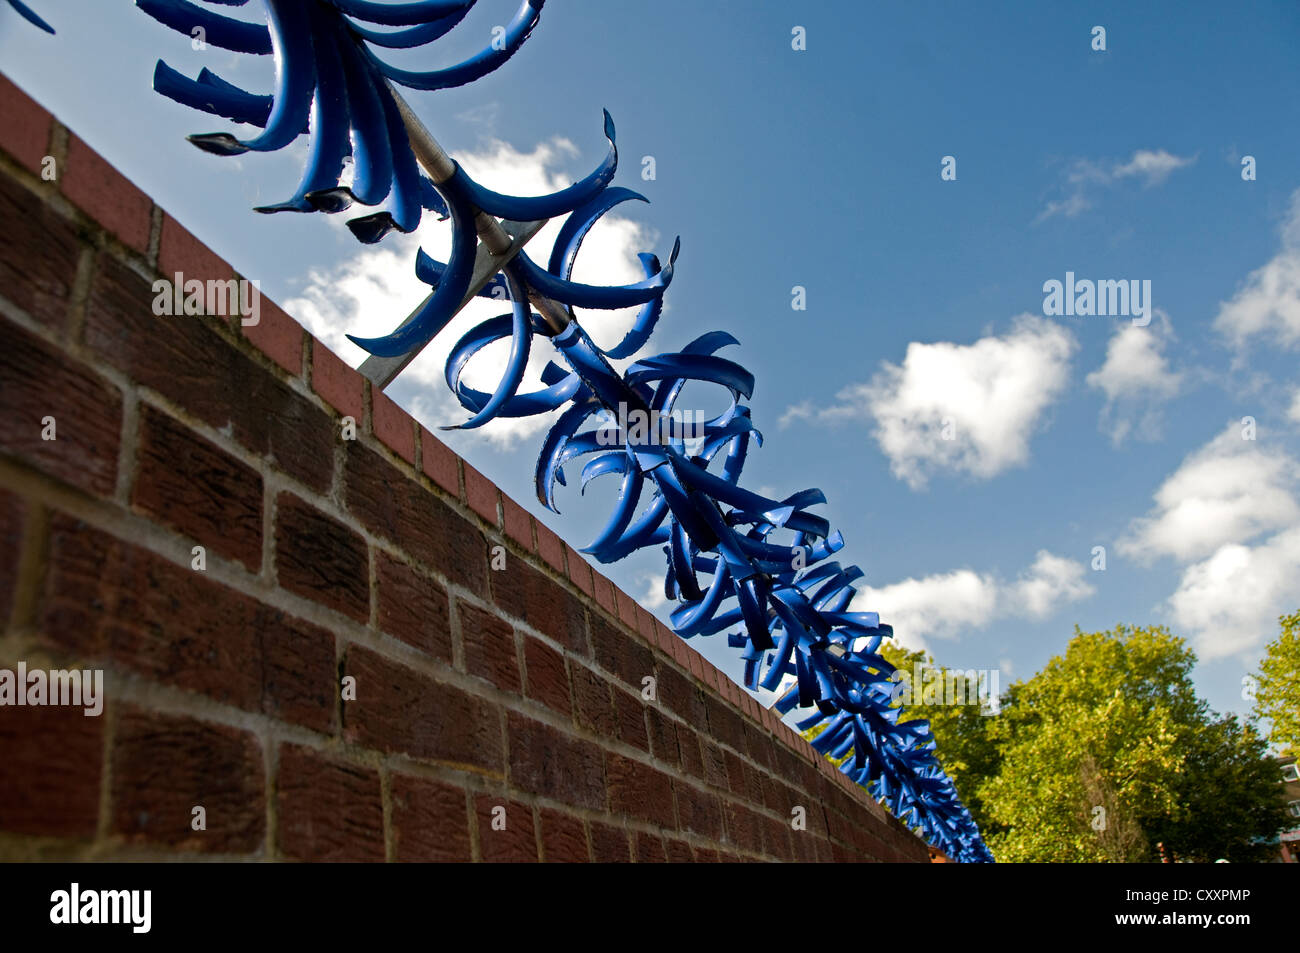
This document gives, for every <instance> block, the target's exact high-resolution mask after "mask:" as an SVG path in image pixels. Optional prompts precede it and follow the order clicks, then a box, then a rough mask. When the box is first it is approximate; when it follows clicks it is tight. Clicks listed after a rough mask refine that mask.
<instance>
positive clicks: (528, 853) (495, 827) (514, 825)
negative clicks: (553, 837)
mask: <svg viewBox="0 0 1300 953" xmlns="http://www.w3.org/2000/svg"><path fill="white" fill-rule="evenodd" d="M496 808H505V813H504V814H502V813H501V812H499V811H497V812H496V813H495V814H494V813H493V812H494V811H495V810H496ZM474 810H475V813H476V814H477V815H478V845H479V851H480V853H481V856H482V858H483V860H485V861H487V862H488V863H493V864H496V863H509V864H514V863H521V862H523V863H536V862H537V837H536V834H535V833H534V830H533V809H532V808H531V807H529V806H528V805H527V804H520V803H519V802H518V801H511V800H509V799H507V798H503V797H499V796H497V795H494V794H480V795H478V797H476V798H475V799H474ZM502 824H504V825H505V826H504V827H502V826H501V825H502Z"/></svg>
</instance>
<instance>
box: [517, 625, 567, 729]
mask: <svg viewBox="0 0 1300 953" xmlns="http://www.w3.org/2000/svg"><path fill="white" fill-rule="evenodd" d="M523 639H524V667H525V668H526V669H527V688H526V690H525V694H526V695H527V696H528V697H529V698H534V699H536V700H537V701H540V702H541V703H542V704H543V705H546V706H547V707H549V708H552V709H554V710H555V711H557V712H559V713H560V714H561V715H563V716H564V717H565V718H568V717H570V716H571V715H572V714H573V697H572V695H571V693H570V691H569V673H568V670H567V669H566V668H565V665H564V656H563V655H561V654H560V653H559V652H557V651H555V649H553V648H551V647H550V646H549V645H547V644H546V643H544V642H542V641H541V640H540V639H535V638H533V637H532V636H531V635H525V636H524V637H523Z"/></svg>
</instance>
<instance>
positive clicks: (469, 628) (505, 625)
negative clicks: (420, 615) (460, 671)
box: [456, 602, 521, 694]
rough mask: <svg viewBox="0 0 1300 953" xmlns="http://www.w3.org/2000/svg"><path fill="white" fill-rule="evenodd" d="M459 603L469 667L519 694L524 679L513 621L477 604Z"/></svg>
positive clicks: (499, 686)
mask: <svg viewBox="0 0 1300 953" xmlns="http://www.w3.org/2000/svg"><path fill="white" fill-rule="evenodd" d="M456 605H457V611H458V612H459V614H460V638H461V642H462V643H463V645H464V647H465V668H466V669H467V670H468V671H469V673H470V674H471V675H477V676H478V677H479V678H485V679H487V680H488V681H489V682H491V683H492V684H493V685H495V686H496V687H497V688H500V689H501V690H502V691H507V692H513V693H516V694H518V692H519V691H520V688H521V681H520V678H519V661H518V657H517V656H516V654H515V630H514V629H513V628H511V626H510V623H509V622H505V621H503V620H501V619H499V618H497V617H496V616H495V615H493V614H492V613H490V612H486V611H484V610H483V609H480V608H478V607H477V606H472V605H470V604H469V603H467V602H457V604H456Z"/></svg>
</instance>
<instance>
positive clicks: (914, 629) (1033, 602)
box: [853, 550, 1096, 648]
mask: <svg viewBox="0 0 1300 953" xmlns="http://www.w3.org/2000/svg"><path fill="white" fill-rule="evenodd" d="M1086 572H1087V569H1086V567H1085V566H1084V565H1083V564H1082V563H1079V562H1075V561H1073V560H1070V559H1066V558H1065V557H1062V556H1056V555H1053V554H1052V553H1050V552H1048V551H1047V550H1040V551H1039V552H1038V554H1037V556H1036V557H1035V559H1034V562H1033V564H1032V565H1030V566H1029V567H1028V568H1026V569H1025V570H1024V571H1022V572H1021V573H1020V575H1019V576H1018V577H1017V578H1016V579H1014V580H1011V581H1003V580H1001V579H999V578H998V576H997V575H995V574H993V573H977V572H975V571H973V570H970V569H958V570H954V571H952V572H946V573H936V574H934V575H930V576H925V577H922V578H920V579H917V578H915V577H913V578H908V579H904V580H902V581H900V582H896V583H891V584H889V585H886V586H881V587H879V588H873V587H870V586H864V587H862V588H860V589H859V591H858V594H857V595H856V596H854V598H853V608H854V609H855V610H857V611H865V612H879V613H880V620H881V621H882V622H885V623H888V624H889V625H892V626H893V627H894V633H895V636H896V637H897V638H898V640H899V641H900V642H901V643H902V644H904V645H907V646H909V647H911V648H926V647H927V646H928V640H929V639H931V638H939V639H954V638H958V637H960V636H961V635H962V634H963V633H965V632H969V631H971V630H974V629H983V628H987V627H988V626H989V625H990V624H991V623H992V622H994V621H996V620H998V619H1003V618H1011V617H1017V618H1025V619H1035V620H1042V619H1046V618H1048V617H1049V616H1051V615H1053V614H1054V613H1055V612H1057V611H1058V610H1059V609H1061V608H1062V607H1063V606H1065V605H1067V604H1069V603H1072V602H1077V601H1079V600H1081V599H1086V598H1087V597H1088V596H1091V595H1092V594H1093V593H1094V592H1095V591H1096V590H1095V589H1094V587H1093V586H1092V585H1091V584H1090V583H1088V582H1087V580H1086Z"/></svg>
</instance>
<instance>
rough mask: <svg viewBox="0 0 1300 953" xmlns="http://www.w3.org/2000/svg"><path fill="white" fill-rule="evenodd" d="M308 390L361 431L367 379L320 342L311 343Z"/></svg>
mask: <svg viewBox="0 0 1300 953" xmlns="http://www.w3.org/2000/svg"><path fill="white" fill-rule="evenodd" d="M311 386H312V390H314V391H316V393H318V394H320V396H321V399H322V400H324V401H325V403H327V404H329V405H330V406H331V407H333V408H334V409H335V410H337V411H338V412H339V414H341V415H342V416H344V417H351V418H352V419H353V420H354V421H356V424H357V427H358V428H360V426H361V421H362V419H363V418H364V417H365V413H366V403H365V401H366V398H365V388H366V379H365V378H364V377H362V376H361V374H360V373H358V372H357V370H356V369H355V368H352V367H349V366H348V365H347V364H346V363H345V362H344V361H343V359H342V358H340V357H339V356H338V355H337V354H335V353H334V352H333V351H331V350H330V349H329V348H328V347H326V346H325V345H324V344H322V343H321V342H320V341H317V340H313V341H312V342H311Z"/></svg>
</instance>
